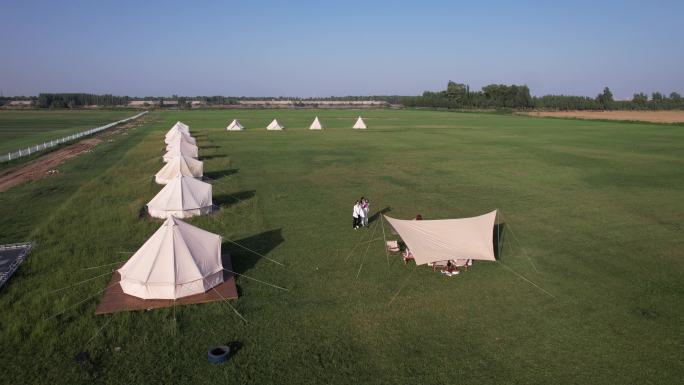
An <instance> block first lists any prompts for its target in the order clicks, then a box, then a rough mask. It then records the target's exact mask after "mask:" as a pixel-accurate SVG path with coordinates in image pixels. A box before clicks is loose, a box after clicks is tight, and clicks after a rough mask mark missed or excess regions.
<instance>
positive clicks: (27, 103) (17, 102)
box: [7, 100, 33, 107]
mask: <svg viewBox="0 0 684 385" xmlns="http://www.w3.org/2000/svg"><path fill="white" fill-rule="evenodd" d="M7 105H8V106H10V107H31V106H32V105H33V100H10V102H9V103H7Z"/></svg>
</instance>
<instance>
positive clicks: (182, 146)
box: [163, 141, 199, 162]
mask: <svg viewBox="0 0 684 385" xmlns="http://www.w3.org/2000/svg"><path fill="white" fill-rule="evenodd" d="M181 155H185V156H190V157H193V158H197V156H198V155H199V150H198V148H197V146H195V145H194V144H190V143H187V142H183V141H176V142H173V143H171V144H169V145H167V146H166V154H164V156H163V159H164V162H168V161H170V160H171V159H173V158H175V157H178V156H181Z"/></svg>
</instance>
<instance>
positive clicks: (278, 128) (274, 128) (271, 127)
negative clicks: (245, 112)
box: [266, 119, 285, 131]
mask: <svg viewBox="0 0 684 385" xmlns="http://www.w3.org/2000/svg"><path fill="white" fill-rule="evenodd" d="M283 128H285V127H284V126H281V125H280V123H278V119H273V121H272V122H271V123H270V124H269V125H268V127H266V129H267V130H269V131H281V130H282V129H283Z"/></svg>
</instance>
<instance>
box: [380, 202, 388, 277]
mask: <svg viewBox="0 0 684 385" xmlns="http://www.w3.org/2000/svg"><path fill="white" fill-rule="evenodd" d="M380 224H381V225H382V240H383V241H384V242H385V244H384V245H382V247H384V248H385V257H387V268H388V269H389V250H387V238H386V237H385V216H384V215H382V214H380ZM388 271H389V270H388Z"/></svg>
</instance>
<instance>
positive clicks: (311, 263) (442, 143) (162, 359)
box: [0, 110, 684, 384]
mask: <svg viewBox="0 0 684 385" xmlns="http://www.w3.org/2000/svg"><path fill="white" fill-rule="evenodd" d="M316 114H317V115H318V116H319V117H320V119H321V121H322V123H323V124H324V125H325V126H326V129H324V130H323V131H321V132H312V131H309V130H307V129H306V127H308V124H309V123H310V122H311V120H312V119H313V117H314V115H316ZM359 114H361V115H363V117H364V119H365V120H366V124H367V125H368V127H369V129H368V130H367V131H355V130H351V128H350V127H351V126H352V125H353V123H354V120H355V118H356V116H357V115H359ZM273 117H277V118H278V120H279V121H280V122H281V123H282V124H283V125H285V127H286V130H285V131H283V132H267V131H266V130H265V126H266V125H267V124H268V122H270V120H271V119H273ZM233 118H239V119H240V120H241V122H242V123H243V124H244V125H245V126H246V128H247V130H246V131H243V132H226V131H225V126H226V125H227V124H228V123H229V122H230V120H232V119H233ZM150 120H151V121H150V123H149V124H148V125H146V126H144V127H139V128H136V129H135V130H132V131H130V132H129V133H128V134H127V135H121V134H119V135H116V136H114V141H113V142H104V143H103V144H101V145H99V146H97V147H95V149H94V151H93V152H92V153H89V154H84V155H83V156H81V157H79V158H76V159H74V160H72V161H70V162H69V163H67V164H65V165H63V166H62V167H60V171H61V172H60V174H59V175H58V176H55V177H50V178H47V179H44V180H41V181H38V182H34V183H30V184H26V185H23V186H19V187H16V188H14V189H11V190H9V191H7V192H5V193H2V194H0V242H19V241H24V240H28V239H31V240H35V241H36V242H37V246H36V248H35V250H34V251H33V252H32V253H31V254H30V256H29V258H28V259H27V261H26V262H25V263H24V265H22V267H21V268H20V269H19V270H18V271H17V273H16V275H15V276H14V277H13V278H12V279H11V280H10V282H9V283H8V284H7V285H6V286H5V287H4V288H2V289H1V290H0V308H2V309H3V311H2V312H0V363H1V364H0V369H1V372H2V373H3V381H6V382H7V383H55V382H57V383H69V384H74V383H81V382H87V381H91V380H93V379H96V381H97V382H102V383H112V384H119V383H135V384H155V383H159V384H162V383H163V384H168V383H253V384H268V383H280V384H291V383H301V384H314V383H321V384H352V383H361V384H380V383H383V384H399V383H407V384H408V383H410V384H432V383H466V384H507V383H510V384H677V383H680V382H681V379H682V378H683V377H684V345H683V341H684V322H683V321H684V302H683V301H682V298H683V297H682V296H683V295H684V258H683V257H684V253H683V252H682V250H684V244H683V243H684V242H682V222H683V221H684V203H682V196H683V193H684V191H683V190H684V174H683V173H682V170H683V169H684V157H683V156H682V155H683V154H684V130H682V127H681V126H667V125H655V124H637V123H609V122H591V121H579V120H561V119H541V118H532V117H523V116H509V115H494V114H475V113H449V112H430V111H392V110H371V111H361V112H359V111H345V110H326V111H307V110H301V111H295V110H228V111H217V110H211V111H183V112H155V113H153V114H152V116H151V117H150ZM177 120H182V121H184V122H185V123H187V124H189V125H190V127H191V130H192V133H193V135H195V136H196V138H197V141H198V144H199V145H200V155H201V156H203V157H205V173H206V174H208V175H209V176H211V177H212V178H214V181H213V186H214V200H215V202H218V203H220V204H221V206H222V209H221V211H220V212H219V213H218V214H216V215H212V216H205V217H199V218H193V219H192V220H189V222H191V223H193V224H194V225H197V226H199V227H202V228H204V229H206V230H209V231H213V232H215V233H218V234H221V235H223V236H225V237H227V238H228V239H231V240H234V241H237V242H239V243H242V244H243V245H245V246H247V247H249V248H252V249H255V250H257V251H259V252H261V253H262V254H266V255H267V256H268V257H269V258H273V259H276V260H279V261H282V262H283V263H284V264H285V267H282V266H279V265H277V264H274V263H272V262H270V261H268V260H266V259H263V258H259V257H255V256H253V255H251V254H249V253H247V252H244V251H243V250H241V249H239V248H237V247H235V246H233V245H231V244H230V243H229V242H226V243H225V244H224V247H225V250H226V251H229V252H231V254H232V256H233V257H232V260H233V264H234V268H235V270H236V271H237V272H239V273H242V274H245V275H247V276H249V277H253V278H256V279H259V280H263V281H266V282H269V283H273V284H276V285H280V286H284V287H287V288H288V289H289V291H287V292H285V291H281V290H277V289H274V288H272V287H269V286H266V285H264V284H261V283H259V282H256V281H252V280H248V279H246V278H238V280H237V282H238V288H239V292H240V298H239V299H238V300H237V301H233V302H231V305H232V306H233V307H234V308H235V309H236V310H237V311H238V312H239V313H240V314H241V315H242V316H243V317H244V318H245V319H247V321H248V322H247V323H245V322H243V321H242V320H241V319H240V318H239V317H238V316H236V315H235V313H234V312H233V310H232V309H231V307H230V306H229V305H228V304H226V303H220V302H217V303H210V304H203V305H192V306H183V307H181V306H178V307H175V308H170V309H163V310H153V311H145V312H133V313H120V314H115V315H107V316H95V315H94V314H93V313H94V309H95V306H96V305H97V300H98V298H99V294H98V293H99V291H101V290H103V289H104V288H105V287H106V285H107V283H108V281H109V279H110V274H109V269H108V268H107V267H104V268H100V269H95V270H82V269H83V268H86V267H90V266H98V265H103V264H108V263H112V262H117V261H121V260H124V259H125V258H126V257H127V256H129V255H130V254H128V253H127V252H131V251H134V250H136V249H137V248H138V247H139V246H140V245H141V244H142V243H143V242H144V241H145V240H146V239H147V237H149V235H151V234H152V233H153V232H154V231H155V230H156V229H157V228H158V226H159V222H158V221H155V220H151V219H140V218H139V212H140V209H141V207H142V206H143V205H144V204H145V203H146V202H147V201H149V200H150V199H151V198H152V197H153V196H154V194H155V193H156V192H157V191H159V189H160V187H159V186H157V185H155V184H154V183H153V182H151V180H150V179H151V178H150V177H151V175H153V174H154V173H155V172H156V171H157V170H158V169H159V168H160V167H161V166H162V163H161V154H162V152H163V147H164V145H163V141H162V139H163V134H164V132H165V131H166V130H167V129H168V128H169V127H170V126H171V125H172V124H173V123H174V122H175V121H177ZM360 195H365V196H367V197H369V198H370V200H371V211H373V212H375V211H377V210H380V209H384V208H389V210H390V211H389V213H388V215H391V216H394V217H398V218H410V217H413V216H415V215H416V214H417V213H420V214H422V215H423V217H425V218H426V219H436V218H453V217H464V216H473V215H479V214H482V213H485V212H488V211H490V210H492V209H495V208H498V209H500V210H501V211H502V212H503V216H502V218H501V219H502V221H503V222H505V226H506V229H507V230H506V232H505V236H504V249H503V256H502V258H501V260H500V262H496V263H491V262H479V263H478V262H476V263H475V265H474V266H473V268H471V269H470V270H468V271H467V272H464V273H462V274H461V275H460V276H458V277H454V278H445V277H443V276H441V275H440V274H438V273H435V272H432V270H431V269H429V268H426V267H415V266H413V265H408V266H404V265H403V264H402V262H401V260H400V258H399V257H397V256H391V257H390V259H389V260H387V259H386V256H385V253H384V251H383V247H382V242H381V241H378V240H377V238H380V239H382V228H381V227H380V223H381V222H380V221H376V222H374V223H373V224H372V226H371V229H369V230H357V231H354V230H352V229H351V218H350V216H351V208H352V204H353V201H354V200H355V199H357V198H358V197H359V196H360ZM385 231H387V232H388V229H387V228H385ZM388 235H389V232H388ZM369 239H370V240H374V239H375V241H373V242H370V243H363V244H360V245H359V242H363V241H365V240H369ZM355 245H359V246H358V247H356V248H355V250H353V252H351V251H352V248H354V246H355ZM350 252H351V253H350ZM509 269H511V270H509ZM514 272H515V273H514ZM516 273H517V274H519V275H516ZM101 274H104V275H103V276H101V277H99V278H95V279H93V280H91V281H88V282H86V283H84V284H82V285H80V286H77V287H75V288H71V289H67V290H62V291H59V292H56V293H50V292H51V291H54V290H56V289H59V288H62V287H65V286H69V285H72V284H75V283H77V282H80V281H82V280H85V279H88V278H91V277H97V276H98V275H101ZM521 277H524V278H525V279H527V280H529V281H531V282H533V283H534V284H536V285H538V286H539V287H540V288H543V289H544V290H546V291H548V292H549V293H550V294H551V296H549V295H547V294H545V293H544V292H543V291H542V290H540V289H538V288H537V287H535V286H533V285H532V284H531V283H529V282H528V281H526V280H524V279H523V278H521ZM91 296H92V298H91V299H88V298H89V297H91ZM82 300H85V301H84V302H82V303H79V302H80V301H82ZM61 312H64V313H63V314H61V315H57V316H55V317H52V318H50V317H51V316H54V315H55V314H59V313H61ZM234 340H237V341H240V342H241V343H242V348H241V349H240V350H239V351H238V352H237V354H236V355H235V356H234V357H233V358H232V359H231V360H230V361H229V362H227V363H225V364H223V365H218V366H212V365H210V364H208V363H207V361H206V350H207V348H209V347H210V346H213V345H216V344H222V343H227V342H229V341H234ZM81 351H86V352H88V353H89V356H90V360H89V361H87V362H85V363H77V362H75V360H74V356H75V355H76V354H77V353H78V352H81Z"/></svg>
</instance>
